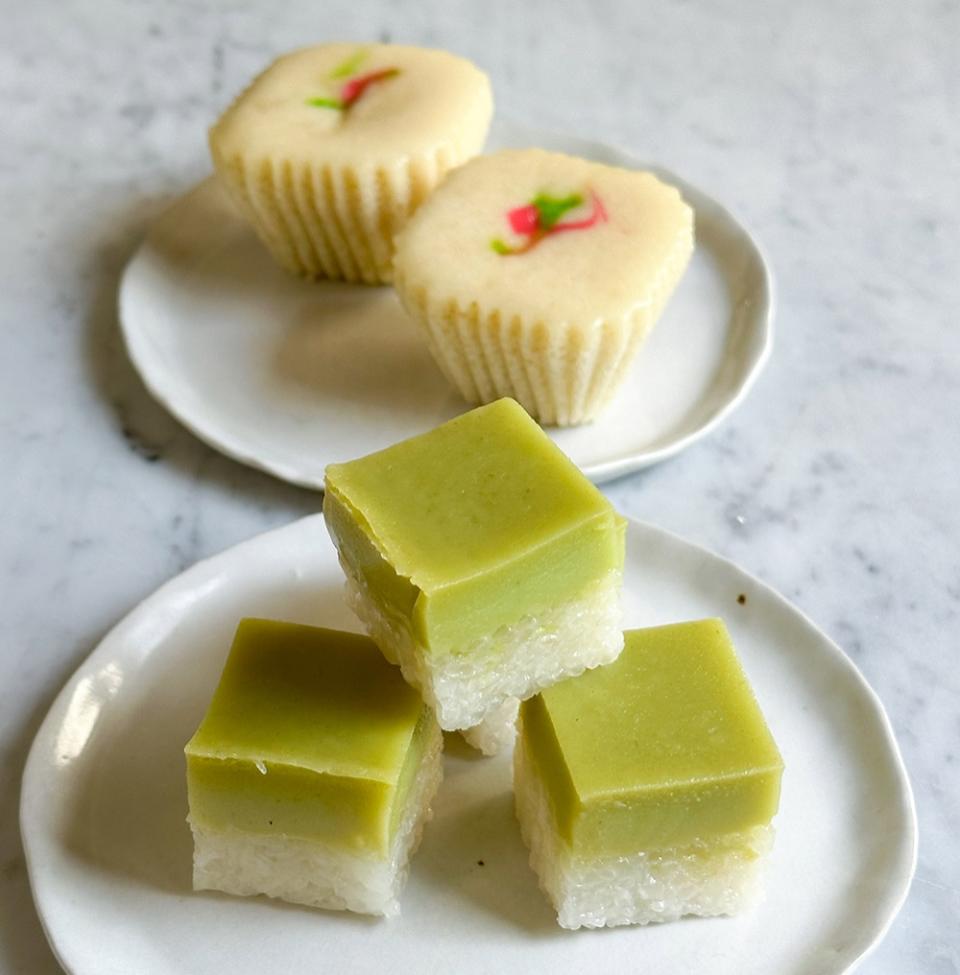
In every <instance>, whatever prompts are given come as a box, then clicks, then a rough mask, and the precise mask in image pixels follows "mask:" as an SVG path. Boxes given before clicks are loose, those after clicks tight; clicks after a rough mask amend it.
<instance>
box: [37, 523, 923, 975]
mask: <svg viewBox="0 0 960 975" xmlns="http://www.w3.org/2000/svg"><path fill="white" fill-rule="evenodd" d="M341 592H342V582H341V572H340V569H339V567H338V565H337V560H336V556H335V553H334V550H333V547H332V545H331V544H330V542H329V541H328V539H327V536H326V531H325V529H324V526H323V522H322V519H321V517H320V516H313V517H310V518H306V519H304V520H302V521H299V522H296V523H295V524H292V525H290V526H288V527H286V528H282V529H279V530H277V531H273V532H270V533H269V534H266V535H261V536H259V537H258V538H255V539H253V540H252V541H250V542H247V543H245V544H243V545H239V546H237V547H236V548H233V549H230V550H229V551H227V552H224V553H223V554H222V555H218V556H216V557H215V558H212V559H209V560H208V561H206V562H202V563H200V564H199V565H197V566H195V567H194V568H192V569H190V570H189V571H187V572H185V573H184V574H183V575H181V576H179V577H178V578H176V579H174V580H173V581H172V582H170V583H168V584H167V585H165V586H164V587H163V588H162V589H160V590H159V591H158V592H157V593H155V594H154V595H153V596H151V597H150V598H149V599H147V600H146V602H144V603H143V604H142V605H141V606H140V607H139V608H137V609H136V610H134V612H132V613H131V614H130V615H129V616H128V617H127V618H126V619H125V620H124V621H123V622H121V623H120V624H119V625H118V626H117V627H116V628H115V629H114V630H113V632H111V633H110V634H109V635H108V636H107V637H106V638H105V639H104V641H103V643H101V644H100V646H99V647H98V648H97V649H96V650H95V651H94V652H93V654H92V655H91V656H90V658H89V659H88V660H87V661H86V663H84V664H83V666H82V667H81V668H80V670H79V671H78V672H77V673H76V674H75V675H74V676H73V678H72V679H71V680H70V682H69V684H67V686H66V687H65V688H64V690H63V692H62V693H61V694H60V696H59V698H58V699H57V701H56V703H55V704H54V706H53V708H52V709H51V711H50V714H49V715H48V716H47V718H46V720H45V722H44V724H43V726H42V727H41V729H40V731H39V733H38V735H37V738H36V741H35V743H34V745H33V749H32V751H31V753H30V757H29V760H28V762H27V768H26V772H25V775H24V782H23V793H22V796H23V798H22V806H21V825H22V830H23V840H24V846H25V849H26V853H27V862H28V866H29V870H30V878H31V882H32V884H33V891H34V896H35V898H36V903H37V907H38V909H39V913H40V917H41V919H42V921H43V924H44V927H45V929H46V931H47V935H48V937H49V938H50V942H51V944H52V945H53V948H54V950H55V952H56V953H57V956H58V958H59V959H60V961H61V963H62V964H63V966H64V967H65V968H66V969H67V970H68V971H69V972H71V973H74V975H104V973H114V972H115V973H123V975H129V973H133V972H135V973H137V975H202V973H205V972H222V971H226V972H230V973H231V975H263V973H264V972H283V973H284V975H298V973H304V975H306V973H310V975H316V973H317V972H333V973H339V972H352V973H353V972H370V973H378V975H379V973H382V972H383V971H384V970H385V968H386V969H388V970H389V971H390V972H391V973H397V975H403V973H411V975H414V973H415V975H430V973H442V975H448V973H450V972H457V973H463V975H470V973H481V972H487V973H489V972H498V973H503V975H510V973H528V972H533V971H537V972H555V973H563V972H571V973H573V972H576V973H582V972H614V971H624V972H630V971H636V970H637V959H638V958H642V959H643V963H642V968H643V970H644V971H646V972H656V973H658V975H689V973H691V972H709V973H711V975H734V973H735V975H771V973H776V975H834V973H840V972H846V971H849V969H850V968H851V966H853V965H854V963H855V962H856V960H857V959H858V958H860V957H862V955H863V954H864V953H865V952H867V951H868V950H869V949H870V948H871V946H872V945H874V944H875V943H876V942H877V941H878V940H879V939H880V938H881V937H882V935H883V934H884V932H885V930H886V928H887V926H888V925H889V924H890V922H891V920H892V918H893V916H894V915H895V914H896V912H897V910H898V908H899V906H900V904H901V902H902V900H903V898H904V896H905V894H906V891H907V888H908V886H909V883H910V878H911V876H912V873H913V868H914V863H915V855H916V822H915V814H914V808H913V800H912V796H911V792H910V786H909V783H908V780H907V776H906V772H905V770H904V767H903V764H902V762H901V759H900V756H899V753H898V751H897V746H896V744H895V742H894V740H893V737H892V734H891V731H890V725H889V723H888V721H887V718H886V716H885V714H884V711H883V708H882V706H881V704H880V702H879V700H878V699H877V697H876V696H875V695H874V693H873V692H872V691H871V690H870V688H869V687H868V686H867V684H866V683H865V681H864V679H863V678H862V677H861V675H860V674H859V672H858V671H857V670H856V668H855V667H854V666H853V664H852V663H851V662H850V660H849V659H848V658H847V657H846V656H844V654H843V653H842V651H841V650H840V649H839V648H838V647H837V646H836V645H835V644H833V643H831V642H830V640H828V639H827V637H825V636H824V635H823V634H822V633H820V632H819V631H818V630H817V629H816V628H815V627H814V626H813V625H812V624H811V623H810V622H809V621H808V620H807V619H805V618H804V616H803V615H802V614H801V613H800V612H799V611H797V610H796V609H794V608H793V607H792V606H791V605H790V604H789V603H788V602H787V601H786V600H784V599H783V598H782V597H781V596H779V595H777V594H776V593H775V592H773V591H772V590H770V589H769V588H767V587H766V586H764V585H763V584H762V583H760V582H758V581H757V580H755V579H753V578H751V577H750V576H748V575H746V574H745V573H743V572H742V571H741V570H739V569H738V568H736V566H734V565H732V564H731V563H729V562H726V561H724V560H722V559H720V558H718V557H717V556H715V555H712V554H710V553H709V552H706V551H704V550H703V549H700V548H697V547H695V546H693V545H690V544H689V543H687V542H683V541H681V540H680V539H678V538H676V537H675V536H672V535H669V534H667V533H665V532H663V531H660V530H658V529H655V528H652V527H650V526H647V525H642V524H639V523H631V524H630V527H629V530H628V534H627V564H626V578H625V592H626V611H627V622H628V623H629V624H630V625H646V624H655V623H662V622H668V621H674V620H681V619H687V618H693V617H702V616H707V615H722V616H723V617H724V618H725V619H726V620H727V622H728V625H729V627H730V629H731V631H732V633H733V637H734V640H735V642H736V645H737V647H738V649H739V652H740V655H741V658H742V660H743V663H744V665H745V667H746V669H747V672H748V674H749V676H750V678H751V680H752V681H753V684H754V687H755V689H756V691H757V695H758V697H759V700H760V704H761V706H762V708H763V710H764V712H765V714H766V716H767V719H768V721H769V723H770V726H771V728H772V730H773V733H774V735H775V737H776V739H777V742H778V743H779V745H780V748H781V750H782V752H783V757H784V760H785V762H786V773H785V775H784V780H783V796H782V803H781V809H780V813H779V816H778V818H777V821H776V825H777V833H778V835H777V842H776V846H775V849H774V853H773V855H772V859H771V862H770V864H769V869H768V876H767V898H766V900H765V902H764V903H763V904H762V906H760V907H758V908H757V909H755V910H754V911H752V912H751V913H748V914H746V915H743V916H741V917H738V918H733V919H730V918H723V919H711V920H702V919H700V920H685V921H680V922H677V923H674V924H667V925H663V926H653V927H649V928H618V929H615V930H610V931H600V932H596V931H594V932H591V931H581V932H577V933H571V932H565V931H562V930H561V929H560V928H558V927H557V926H556V924H555V922H554V919H553V915H552V912H551V910H550V908H549V907H548V905H547V903H546V901H545V900H544V899H543V897H542V896H541V895H540V893H539V891H538V889H537V884H536V879H535V877H534V875H533V874H532V872H531V871H530V869H529V867H528V866H527V857H526V851H525V850H524V847H523V845H522V843H521V841H520V837H519V832H518V827H517V824H516V822H515V821H514V818H513V814H512V804H511V793H510V768H509V758H508V757H507V756H500V757H499V758H497V759H481V758H477V757H473V756H472V753H470V752H469V750H468V749H467V748H466V746H464V745H459V746H458V745H457V742H458V741H459V739H456V738H453V739H451V741H450V742H449V745H450V747H449V749H448V754H447V758H446V779H445V781H444V784H443V786H442V787H441V791H440V794H439V796H438V798H437V801H436V803H435V811H436V817H435V819H434V821H433V822H432V823H431V824H430V826H429V827H428V828H427V831H426V834H425V838H424V842H423V846H422V848H421V849H420V852H419V853H418V854H417V856H416V858H415V859H414V862H413V868H412V871H411V878H410V883H409V885H408V887H407V890H406V892H405V895H404V898H403V902H402V906H403V915H402V917H400V918H398V919H396V920H393V921H377V920H373V919H369V918H363V917H359V916H356V915H350V914H340V913H336V912H323V911H311V910H308V909H305V908H298V907H295V906H291V905H284V904H281V903H278V902H273V901H268V900H266V899H265V898H254V899H238V898H230V897H227V896H224V895H219V894H209V893H208V894H193V893H191V890H190V864H191V840H190V833H189V829H188V827H187V825H186V822H185V821H184V817H185V816H186V808H187V807H186V789H185V784H184V761H183V755H182V748H183V745H184V743H185V742H186V741H187V739H188V738H189V737H190V735H191V734H192V732H193V731H194V729H195V728H196V726H197V724H198V723H199V721H200V718H201V716H202V714H203V712H204V709H205V707H206V704H207V701H208V700H209V697H210V695H211V693H212V691H213V688H214V686H215V684H216V681H217V679H218V676H219V673H220V669H221V666H222V664H223V661H224V657H225V654H226V651H227V649H228V645H229V642H230V639H231V636H232V634H233V630H234V628H235V626H236V624H237V620H238V619H239V618H240V617H241V616H243V615H259V616H266V617H275V618H280V619H288V620H294V621H300V622H305V623H323V624H326V625H330V626H336V627H343V628H351V629H352V628H354V627H355V623H354V621H353V619H352V618H351V616H350V614H349V612H348V611H347V609H346V608H345V607H344V605H343V603H342V600H341ZM740 596H743V598H744V600H745V601H744V602H743V603H742V604H741V603H740V602H739V601H738V599H739V597H740ZM481 861H482V865H481Z"/></svg>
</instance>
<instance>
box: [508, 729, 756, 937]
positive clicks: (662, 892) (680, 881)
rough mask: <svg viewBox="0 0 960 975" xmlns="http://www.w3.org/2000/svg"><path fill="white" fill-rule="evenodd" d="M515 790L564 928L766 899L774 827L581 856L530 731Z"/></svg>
mask: <svg viewBox="0 0 960 975" xmlns="http://www.w3.org/2000/svg"><path fill="white" fill-rule="evenodd" d="M514 793H515V799H516V807H517V818H518V819H519V820H520V832H521V833H522V835H523V840H524V842H525V843H526V844H527V847H528V848H529V850H530V866H531V867H533V869H534V871H535V872H536V874H537V877H538V878H539V880H540V887H541V889H542V890H543V892H544V893H545V894H546V895H547V897H548V898H549V899H550V901H551V902H552V904H553V906H554V908H555V909H556V912H557V922H558V923H559V924H560V926H561V927H563V928H569V929H576V928H580V927H586V928H602V927H610V928H612V927H616V926H618V925H623V924H650V923H653V922H658V921H676V920H677V919H679V918H681V917H684V916H686V915H699V916H701V917H713V916H716V915H720V914H736V913H739V912H740V911H742V910H744V909H745V908H747V907H749V906H751V905H752V904H754V903H755V902H756V901H758V900H759V899H760V896H761V893H762V871H763V865H764V862H765V860H766V855H767V854H768V853H769V852H770V849H771V848H772V846H773V827H772V826H757V827H754V828H753V829H750V830H747V831H745V832H743V833H735V834H728V835H726V836H723V837H721V838H718V839H711V840H710V841H709V842H695V843H692V844H688V845H686V846H683V847H674V848H667V849H660V850H642V851H638V852H637V853H633V854H630V855H629V856H608V857H592V858H585V857H578V856H574V855H573V854H572V853H571V852H570V850H569V848H568V847H567V846H566V844H565V843H563V842H562V841H561V840H560V838H559V837H558V836H557V833H556V829H555V827H554V822H553V816H552V814H551V810H550V806H549V800H548V799H547V795H546V792H545V791H544V788H543V785H542V783H541V782H540V779H539V777H538V776H537V774H536V773H535V772H534V771H533V769H532V767H531V765H530V763H529V760H528V759H527V757H526V755H525V754H524V747H523V743H522V736H521V737H520V738H518V741H517V748H516V751H515V752H514Z"/></svg>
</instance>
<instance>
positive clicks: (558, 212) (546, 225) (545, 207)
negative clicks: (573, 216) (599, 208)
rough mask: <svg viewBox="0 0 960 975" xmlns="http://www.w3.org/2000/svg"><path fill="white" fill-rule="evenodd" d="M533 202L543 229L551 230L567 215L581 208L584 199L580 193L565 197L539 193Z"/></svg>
mask: <svg viewBox="0 0 960 975" xmlns="http://www.w3.org/2000/svg"><path fill="white" fill-rule="evenodd" d="M531 202H532V203H533V205H534V206H535V207H536V209H537V213H538V215H539V218H540V219H539V224H540V227H541V229H543V230H549V229H550V228H551V227H552V226H553V225H554V224H555V223H557V221H559V220H560V218H561V217H562V216H563V215H564V214H565V213H567V212H569V211H570V210H574V209H576V208H577V207H578V206H580V204H581V203H583V197H582V196H581V195H580V194H579V193H571V194H570V195H569V196H563V197H556V196H547V194H546V193H538V194H537V195H536V196H535V197H534V198H533V200H532V201H531Z"/></svg>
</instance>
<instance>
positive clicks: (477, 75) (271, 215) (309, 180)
mask: <svg viewBox="0 0 960 975" xmlns="http://www.w3.org/2000/svg"><path fill="white" fill-rule="evenodd" d="M492 112H493V100H492V96H491V92H490V83H489V80H488V79H487V76H486V75H485V74H484V73H483V72H482V71H480V70H479V69H478V68H476V67H475V66H474V65H473V64H471V63H470V62H469V61H466V60H464V59H463V58H459V57H456V56H455V55H453V54H448V53H447V52H445V51H433V50H425V49H422V48H416V47H402V46H398V45H390V44H367V45H356V44H321V45H319V46H317V47H310V48H304V49H303V50H299V51H294V52H292V53H291V54H287V55H284V56H283V57H281V58H280V59H279V60H277V61H275V62H274V63H273V64H272V65H271V66H270V67H269V68H267V70H266V71H264V72H263V74H261V75H260V76H259V77H258V78H256V79H255V80H254V82H253V83H252V84H251V85H250V87H249V88H247V90H246V91H244V92H243V94H241V95H240V96H239V97H238V98H237V100H236V101H235V102H234V103H233V105H231V106H230V108H229V109H228V110H227V111H226V112H225V113H224V115H223V116H222V117H221V119H220V120H219V121H218V122H217V124H216V125H215V126H214V127H213V128H212V129H211V131H210V149H211V153H212V155H213V162H214V168H215V169H216V172H217V176H218V177H219V179H220V181H221V183H222V184H223V186H224V187H225V188H226V189H227V191H228V193H229V194H230V196H231V197H232V199H233V200H234V201H235V202H236V203H237V205H238V206H239V208H240V210H241V211H242V212H243V213H244V214H245V215H246V217H247V219H248V220H249V221H250V223H251V224H252V225H253V227H254V228H255V229H256V231H257V233H258V234H259V236H260V238H261V239H262V240H263V242H264V243H265V244H266V246H267V247H268V248H269V250H270V252H271V253H272V254H273V256H274V257H275V258H276V260H277V261H278V262H279V263H280V264H282V265H283V266H284V267H285V268H287V269H288V270H290V271H292V272H294V273H296V274H300V275H304V276H309V277H318V276H322V277H327V278H336V279H342V280H346V281H362V282H366V283H370V284H376V283H380V282H384V281H388V280H389V279H390V274H391V262H392V258H393V238H394V236H395V234H396V233H397V232H398V231H399V230H400V229H401V228H402V227H403V225H404V223H405V222H406V220H407V218H408V217H409V216H410V214H412V213H413V211H414V210H416V208H417V207H418V206H419V205H420V203H421V202H422V201H423V200H424V199H425V198H426V196H427V195H428V194H429V193H430V191H431V190H432V189H433V187H434V186H436V184H437V183H438V182H439V181H440V180H441V179H442V178H443V176H444V175H445V174H446V172H447V171H448V170H449V169H451V168H452V167H454V166H457V165H459V164H460V163H462V162H464V161H465V160H467V159H469V158H470V157H471V156H473V155H475V154H476V153H477V152H478V151H479V150H480V148H481V147H482V145H483V142H484V139H485V138H486V134H487V129H488V127H489V124H490V118H491V115H492Z"/></svg>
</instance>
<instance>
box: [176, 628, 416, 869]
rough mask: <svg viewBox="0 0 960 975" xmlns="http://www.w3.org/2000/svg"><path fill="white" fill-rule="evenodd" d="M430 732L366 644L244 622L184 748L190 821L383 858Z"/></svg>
mask: <svg viewBox="0 0 960 975" xmlns="http://www.w3.org/2000/svg"><path fill="white" fill-rule="evenodd" d="M434 724H435V722H434V718H433V715H432V714H431V713H430V711H429V709H427V708H425V707H424V705H423V702H422V701H421V699H420V697H419V695H418V694H417V693H416V691H414V690H412V689H411V688H410V687H409V686H408V685H407V684H406V682H405V681H404V680H403V678H402V677H401V675H400V672H399V671H398V670H397V669H396V668H395V667H393V666H391V665H390V664H388V663H387V662H386V661H385V660H384V659H383V657H382V655H381V654H380V651H379V650H378V649H377V647H376V645H375V644H374V643H373V641H371V640H369V639H367V638H366V637H363V636H358V635H357V634H353V633H342V632H339V631H336V630H327V629H322V628H319V627H312V626H301V625H298V624H294V623H282V622H275V621H271V620H260V619H245V620H243V621H241V623H240V625H239V626H238V628H237V632H236V636H235V637H234V642H233V646H232V648H231V650H230V655H229V658H228V660H227V663H226V666H225V668H224V671H223V674H222V676H221V678H220V683H219V685H218V686H217V689H216V692H215V693H214V695H213V699H212V700H211V702H210V706H209V708H208V709H207V713H206V716H205V717H204V719H203V722H202V723H201V725H200V727H199V728H198V729H197V732H196V734H195V735H194V736H193V738H191V739H190V741H189V742H188V744H187V746H186V749H185V753H186V757H187V787H188V794H189V800H190V817H191V820H192V821H193V822H194V824H195V825H198V826H201V827H205V828H210V829H229V828H235V829H239V830H245V831H251V832H257V833H268V834H276V835H285V836H294V837H300V838H304V839H314V840H320V841H323V842H325V843H329V844H333V845H337V846H341V847H343V848H346V849H352V850H363V851H369V852H373V853H375V854H378V855H382V854H385V853H386V852H387V851H388V850H389V847H390V842H391V840H392V838H393V834H394V832H395V829H396V826H397V823H398V822H399V818H400V816H401V815H402V812H403V810H404V808H405V805H406V800H407V797H408V794H409V789H410V785H411V783H412V782H413V780H414V778H415V776H416V771H417V769H419V767H420V764H421V761H422V758H423V752H424V747H425V745H426V743H427V739H428V737H429V732H430V730H431V728H432V727H433V725H434Z"/></svg>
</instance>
